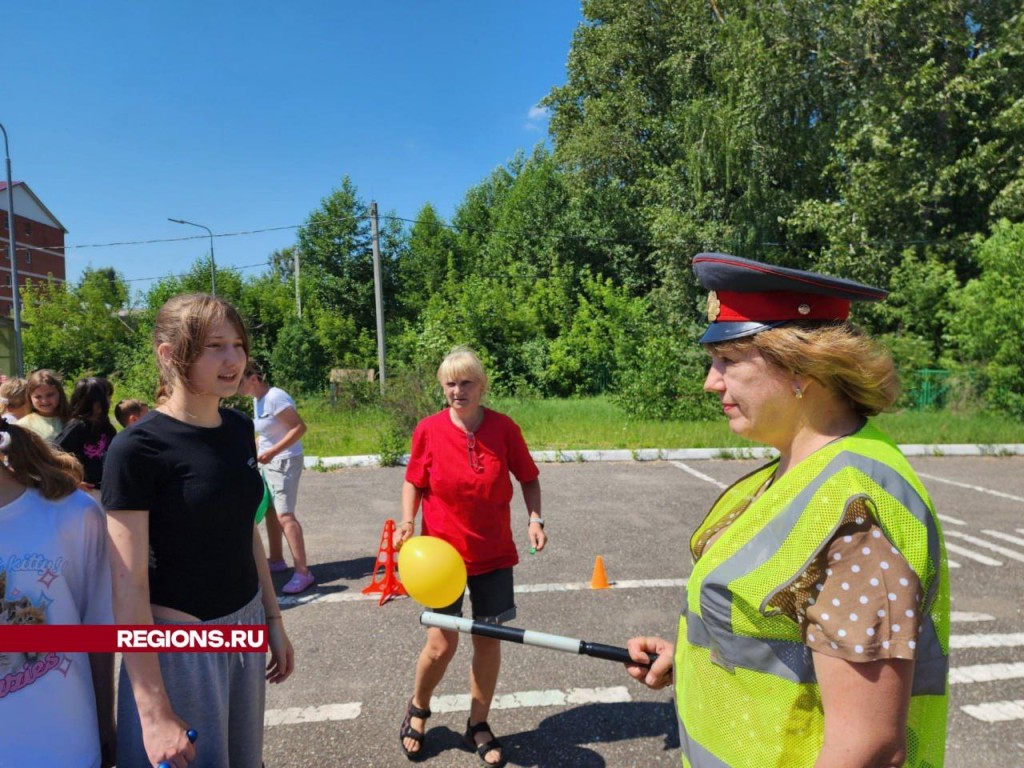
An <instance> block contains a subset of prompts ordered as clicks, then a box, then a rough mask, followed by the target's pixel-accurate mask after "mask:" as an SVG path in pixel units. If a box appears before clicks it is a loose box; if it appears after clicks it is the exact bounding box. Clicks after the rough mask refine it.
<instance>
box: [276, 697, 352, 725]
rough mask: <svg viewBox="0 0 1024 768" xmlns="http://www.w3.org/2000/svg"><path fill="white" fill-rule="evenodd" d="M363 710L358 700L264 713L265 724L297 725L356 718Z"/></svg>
mask: <svg viewBox="0 0 1024 768" xmlns="http://www.w3.org/2000/svg"><path fill="white" fill-rule="evenodd" d="M362 711H363V705H362V704H361V703H359V702H358V701H356V702H351V703H348V704H324V705H323V706H321V707H288V708H287V709H268V710H267V711H266V712H264V713H263V724H264V725H265V726H271V725H295V724H296V723H321V722H324V721H326V720H355V719H356V718H357V717H359V715H360V714H361V713H362Z"/></svg>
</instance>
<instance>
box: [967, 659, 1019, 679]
mask: <svg viewBox="0 0 1024 768" xmlns="http://www.w3.org/2000/svg"><path fill="white" fill-rule="evenodd" d="M1020 677H1024V662H1019V661H1018V662H1015V663H1013V664H974V665H972V666H969V667H953V669H951V670H949V682H950V683H991V682H994V681H996V680H1016V679H1017V678H1020Z"/></svg>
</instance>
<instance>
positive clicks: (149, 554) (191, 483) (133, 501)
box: [103, 294, 294, 768]
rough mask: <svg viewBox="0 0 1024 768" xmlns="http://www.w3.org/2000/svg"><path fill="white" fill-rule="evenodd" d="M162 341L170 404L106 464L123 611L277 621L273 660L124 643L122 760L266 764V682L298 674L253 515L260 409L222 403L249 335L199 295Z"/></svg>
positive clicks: (169, 315) (123, 615)
mask: <svg viewBox="0 0 1024 768" xmlns="http://www.w3.org/2000/svg"><path fill="white" fill-rule="evenodd" d="M154 347H155V352H156V358H157V364H158V366H159V369H160V381H161V386H160V394H159V396H158V398H157V402H158V405H157V407H156V408H155V409H154V410H152V411H150V412H149V413H148V414H147V415H146V416H145V417H143V418H142V419H141V420H139V421H138V422H136V423H135V424H134V425H133V426H132V427H131V428H130V429H127V430H125V431H124V432H122V433H121V434H119V435H118V436H117V438H116V439H115V440H114V442H113V444H112V446H111V448H110V453H109V455H108V457H107V461H106V466H105V467H104V472H103V505H104V507H105V508H106V510H107V516H108V524H107V526H108V530H109V533H110V542H111V563H112V571H113V581H114V618H115V620H116V621H117V623H118V624H135V625H139V624H143V625H144V624H160V623H164V624H184V623H190V622H204V623H209V624H242V625H248V624H264V623H266V624H267V634H268V638H269V644H270V661H269V663H265V654H261V653H241V654H240V653H162V654H159V656H157V655H156V654H150V653H134V654H133V653H129V654H125V656H124V662H123V664H122V666H121V682H120V686H119V688H118V709H117V711H118V734H117V736H118V740H117V749H118V756H117V757H118V763H119V764H121V763H123V764H124V765H132V766H135V765H155V764H157V763H159V762H161V761H168V762H169V763H171V764H172V765H175V766H178V765H181V766H183V765H185V764H186V761H187V762H188V765H189V766H191V768H220V767H221V766H228V765H230V766H231V767H232V768H259V766H260V764H261V762H262V751H263V711H264V703H265V688H264V685H265V682H266V681H268V680H269V681H270V682H271V683H279V682H282V681H284V680H285V679H286V678H287V677H288V676H289V675H290V674H291V672H292V669H293V667H294V652H293V650H292V646H291V642H290V641H289V640H288V636H287V634H286V633H285V631H284V625H283V623H282V619H281V610H280V608H279V607H278V603H277V597H276V595H275V593H274V585H273V582H272V581H271V576H270V571H269V569H268V567H267V557H266V554H265V552H264V549H263V542H262V539H261V538H260V535H259V532H258V531H257V529H256V527H255V525H254V521H255V516H256V509H257V507H258V506H259V503H260V501H261V499H262V496H263V483H262V480H261V479H260V474H259V470H258V469H257V466H258V465H257V462H256V455H255V454H256V451H255V445H254V443H253V439H252V436H253V425H252V420H251V419H249V418H248V417H247V416H244V415H243V414H241V413H239V412H238V411H234V410H231V409H228V408H221V407H220V401H221V399H222V398H224V397H229V396H231V395H233V394H235V392H236V391H237V389H238V384H239V382H240V381H241V378H242V372H243V371H244V369H245V365H246V362H247V360H248V354H249V339H248V336H247V335H246V332H245V327H244V325H243V323H242V319H241V317H240V316H239V315H238V312H237V311H236V310H235V308H234V307H232V306H231V305H230V304H228V303H227V302H225V301H224V300H223V299H218V298H214V297H212V296H206V295H203V294H187V295H182V296H175V297H174V298H172V299H170V300H169V301H168V302H167V303H166V304H164V306H163V307H162V308H161V309H160V311H159V313H158V314H157V317H156V324H155V328H154ZM264 668H265V673H264ZM264 678H265V679H264ZM191 728H194V729H195V730H197V731H198V732H199V739H198V741H197V742H196V743H195V744H192V743H190V741H189V739H188V737H187V731H188V729H191Z"/></svg>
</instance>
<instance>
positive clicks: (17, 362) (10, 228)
mask: <svg viewBox="0 0 1024 768" xmlns="http://www.w3.org/2000/svg"><path fill="white" fill-rule="evenodd" d="M0 132H3V134H4V157H6V158H7V247H8V250H9V253H10V256H11V299H12V303H13V304H14V370H15V371H16V372H17V374H18V378H21V377H22V376H24V375H25V370H24V368H23V367H22V356H21V307H20V306H19V302H18V251H17V249H16V248H15V245H14V240H15V233H14V182H13V181H11V151H10V147H9V146H8V145H7V129H6V128H4V126H3V123H0Z"/></svg>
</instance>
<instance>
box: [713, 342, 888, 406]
mask: <svg viewBox="0 0 1024 768" xmlns="http://www.w3.org/2000/svg"><path fill="white" fill-rule="evenodd" d="M706 346H707V348H708V349H709V350H712V351H714V352H715V353H716V354H728V353H729V352H736V353H740V354H742V353H745V352H748V351H749V350H751V349H754V350H757V351H758V352H760V353H761V356H762V357H763V358H764V359H765V360H767V361H768V362H769V363H771V364H773V365H775V366H776V367H778V368H782V369H784V370H787V371H792V372H793V373H795V374H797V375H798V376H807V377H808V378H810V379H813V380H814V381H816V382H818V383H819V384H821V385H822V386H823V387H826V388H827V389H828V390H830V391H832V392H835V393H837V394H839V395H840V396H842V397H843V398H844V399H846V400H847V402H848V403H849V404H850V406H851V407H852V408H853V410H854V411H856V412H857V413H858V414H859V415H861V416H876V415H878V414H879V413H881V412H882V411H884V410H886V409H887V408H890V407H891V406H892V404H893V403H894V402H896V398H897V397H899V394H900V382H899V377H898V376H897V374H896V367H895V365H893V361H892V355H891V354H890V353H889V351H888V350H887V349H885V348H884V347H883V346H881V345H880V344H878V343H877V342H876V341H874V340H873V339H872V338H871V337H869V336H868V335H867V334H866V333H864V332H863V331H862V330H860V329H859V328H857V327H856V326H854V325H852V324H850V323H828V324H825V325H822V324H820V323H787V324H786V325H783V326H780V327H778V328H771V329H769V330H767V331H762V332H761V333H757V334H754V335H753V336H745V337H743V338H740V339H736V340H735V341H723V342H719V343H717V344H708V345H706Z"/></svg>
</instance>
